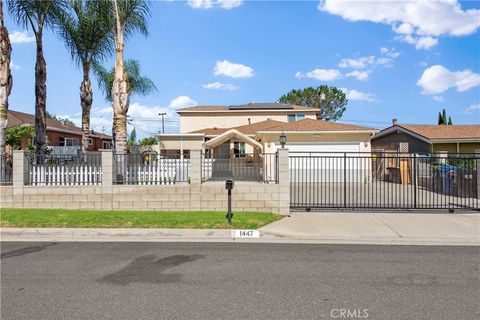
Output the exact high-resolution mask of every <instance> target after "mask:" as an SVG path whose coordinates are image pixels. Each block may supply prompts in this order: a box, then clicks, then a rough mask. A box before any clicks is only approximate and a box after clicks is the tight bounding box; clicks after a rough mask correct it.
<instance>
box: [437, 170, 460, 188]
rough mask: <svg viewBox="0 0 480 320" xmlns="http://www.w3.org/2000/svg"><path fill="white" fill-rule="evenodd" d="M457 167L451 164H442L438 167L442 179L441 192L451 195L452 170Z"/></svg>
mask: <svg viewBox="0 0 480 320" xmlns="http://www.w3.org/2000/svg"><path fill="white" fill-rule="evenodd" d="M455 169H457V167H455V166H451V165H442V166H440V168H439V171H440V177H441V179H442V192H443V193H444V194H448V195H453V191H454V186H453V180H454V176H455V174H454V172H455Z"/></svg>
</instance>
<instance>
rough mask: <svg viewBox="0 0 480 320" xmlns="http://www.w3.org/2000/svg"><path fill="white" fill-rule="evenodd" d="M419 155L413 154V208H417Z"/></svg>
mask: <svg viewBox="0 0 480 320" xmlns="http://www.w3.org/2000/svg"><path fill="white" fill-rule="evenodd" d="M417 169H418V168H417V154H416V153H414V154H413V207H414V208H415V209H416V208H417Z"/></svg>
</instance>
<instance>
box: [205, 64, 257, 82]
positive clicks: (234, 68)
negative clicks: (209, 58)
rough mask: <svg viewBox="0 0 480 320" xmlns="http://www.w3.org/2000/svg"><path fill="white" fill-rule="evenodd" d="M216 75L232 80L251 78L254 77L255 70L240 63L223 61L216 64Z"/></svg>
mask: <svg viewBox="0 0 480 320" xmlns="http://www.w3.org/2000/svg"><path fill="white" fill-rule="evenodd" d="M214 74H215V75H216V76H219V75H224V76H227V77H230V78H251V77H253V69H252V68H250V67H249V66H246V65H243V64H240V63H233V62H230V61H228V60H223V61H217V62H216V64H215V69H214Z"/></svg>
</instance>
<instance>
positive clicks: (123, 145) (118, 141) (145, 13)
mask: <svg viewBox="0 0 480 320" xmlns="http://www.w3.org/2000/svg"><path fill="white" fill-rule="evenodd" d="M98 3H99V4H100V6H101V7H102V8H103V10H105V16H106V17H111V27H112V30H113V40H114V42H115V53H116V58H115V68H114V77H113V83H112V87H111V98H112V108H113V128H114V131H115V132H114V137H115V149H116V150H117V153H125V152H126V151H127V112H128V107H129V104H130V93H131V88H130V85H131V84H132V83H131V82H129V81H128V75H127V72H126V69H125V67H126V66H125V64H124V61H123V51H124V44H125V39H126V38H128V37H129V36H131V35H132V34H133V33H134V32H137V31H138V32H140V33H143V34H144V35H147V34H148V30H147V19H148V17H149V16H150V8H149V2H148V1H147V0H108V1H98Z"/></svg>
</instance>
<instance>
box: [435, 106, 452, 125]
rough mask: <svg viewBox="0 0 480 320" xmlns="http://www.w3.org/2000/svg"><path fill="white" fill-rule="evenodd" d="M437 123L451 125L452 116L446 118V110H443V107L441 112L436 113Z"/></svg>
mask: <svg viewBox="0 0 480 320" xmlns="http://www.w3.org/2000/svg"><path fill="white" fill-rule="evenodd" d="M438 124H439V125H449V126H451V125H452V124H453V122H452V118H451V117H448V118H447V111H445V109H443V111H442V112H439V113H438Z"/></svg>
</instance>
